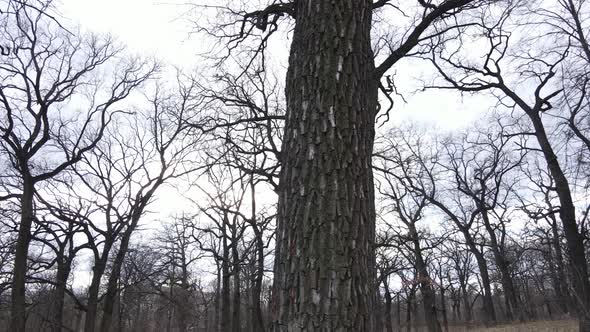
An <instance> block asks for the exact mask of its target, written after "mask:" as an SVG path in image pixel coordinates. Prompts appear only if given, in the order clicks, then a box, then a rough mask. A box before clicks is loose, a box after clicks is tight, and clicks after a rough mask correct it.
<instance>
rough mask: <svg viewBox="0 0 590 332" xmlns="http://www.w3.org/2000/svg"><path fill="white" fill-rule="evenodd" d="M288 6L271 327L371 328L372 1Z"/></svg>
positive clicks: (374, 100) (305, 2)
mask: <svg viewBox="0 0 590 332" xmlns="http://www.w3.org/2000/svg"><path fill="white" fill-rule="evenodd" d="M294 4H295V7H296V8H295V12H296V23H295V28H294V33H293V41H292V44H291V54H290V58H289V69H288V72H287V83H286V89H285V91H286V100H287V112H286V123H285V131H284V136H283V145H282V149H281V153H282V155H281V156H282V157H281V174H280V188H279V203H278V215H277V225H278V229H277V247H276V259H275V268H274V270H275V278H274V285H273V297H272V306H271V310H272V315H273V331H276V332H278V331H320V330H322V331H374V326H375V325H374V312H373V311H374V302H375V286H376V285H375V281H374V280H375V278H374V275H375V271H374V269H375V258H374V253H373V243H374V233H375V229H374V228H375V207H374V201H375V198H374V197H375V196H374V184H373V175H372V161H371V155H372V152H373V141H374V132H375V130H374V117H375V114H376V109H377V83H378V80H377V79H376V78H375V77H374V75H375V73H374V72H375V66H374V60H373V52H372V49H371V39H370V37H371V16H372V7H373V2H372V1H370V0H343V1H313V0H302V1H296V2H294Z"/></svg>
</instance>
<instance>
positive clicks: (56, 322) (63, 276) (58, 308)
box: [50, 253, 72, 332]
mask: <svg viewBox="0 0 590 332" xmlns="http://www.w3.org/2000/svg"><path fill="white" fill-rule="evenodd" d="M71 268H72V260H71V259H70V258H69V257H66V256H65V255H64V254H63V253H61V255H60V257H58V258H57V274H56V277H55V289H54V290H53V301H52V306H51V315H50V319H52V321H53V323H52V325H51V331H53V332H61V331H62V324H63V309H64V302H65V301H64V300H65V295H66V287H67V282H68V277H69V275H70V270H71Z"/></svg>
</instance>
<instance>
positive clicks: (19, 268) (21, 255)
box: [9, 174, 35, 332]
mask: <svg viewBox="0 0 590 332" xmlns="http://www.w3.org/2000/svg"><path fill="white" fill-rule="evenodd" d="M34 193H35V188H34V182H33V179H32V178H31V176H30V175H29V174H24V175H23V192H22V195H21V197H20V205H21V215H20V225H19V229H18V238H17V241H16V248H15V257H14V270H13V275H12V290H11V292H12V293H11V296H12V304H11V305H12V307H11V317H10V329H9V330H10V331H12V332H24V331H25V326H26V320H27V318H26V317H27V313H26V297H25V284H26V277H27V258H28V253H29V244H30V243H31V227H32V225H33V218H34V217H35V212H34V208H33V195H34Z"/></svg>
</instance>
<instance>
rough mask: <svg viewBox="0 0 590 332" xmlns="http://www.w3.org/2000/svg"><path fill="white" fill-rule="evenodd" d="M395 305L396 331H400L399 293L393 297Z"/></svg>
mask: <svg viewBox="0 0 590 332" xmlns="http://www.w3.org/2000/svg"><path fill="white" fill-rule="evenodd" d="M395 303H396V318H397V331H398V332H401V331H402V310H401V305H402V303H401V301H400V298H399V292H398V293H397V294H396V295H395Z"/></svg>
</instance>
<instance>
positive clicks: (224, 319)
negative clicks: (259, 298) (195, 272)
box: [220, 213, 231, 332]
mask: <svg viewBox="0 0 590 332" xmlns="http://www.w3.org/2000/svg"><path fill="white" fill-rule="evenodd" d="M223 218H224V220H223V226H222V234H223V240H222V242H223V244H222V246H223V249H222V250H223V253H222V255H223V256H222V259H221V304H220V306H221V308H220V310H221V322H220V330H221V332H229V331H231V316H230V278H231V275H230V273H229V260H230V257H229V254H230V253H229V251H230V248H229V245H228V243H227V240H228V239H227V226H228V224H229V220H228V217H227V213H225V215H224V217H223Z"/></svg>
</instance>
